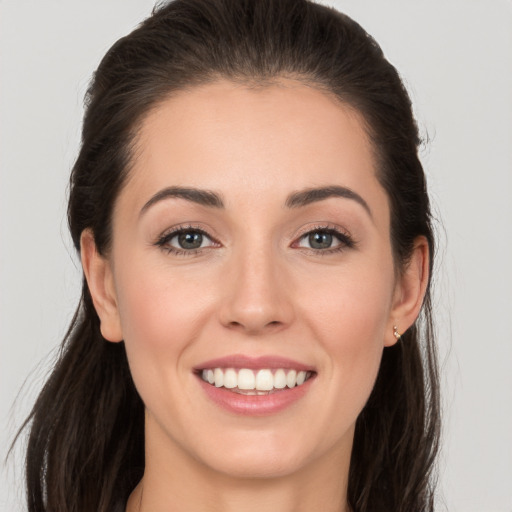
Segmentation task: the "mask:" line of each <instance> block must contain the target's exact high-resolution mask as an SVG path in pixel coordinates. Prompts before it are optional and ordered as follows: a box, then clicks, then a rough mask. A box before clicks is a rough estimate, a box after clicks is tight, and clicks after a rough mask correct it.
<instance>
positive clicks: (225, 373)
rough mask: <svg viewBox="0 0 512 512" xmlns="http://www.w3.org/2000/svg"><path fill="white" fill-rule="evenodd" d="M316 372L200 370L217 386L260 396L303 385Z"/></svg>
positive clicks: (265, 369) (280, 369)
mask: <svg viewBox="0 0 512 512" xmlns="http://www.w3.org/2000/svg"><path fill="white" fill-rule="evenodd" d="M314 373H315V372H311V371H304V370H293V369H291V370H290V369H284V368H277V369H268V368H262V369H260V370H252V369H249V368H239V369H236V368H207V369H203V370H200V371H199V376H200V377H201V379H202V380H204V381H205V382H207V383H208V384H211V385H212V386H215V387H216V388H224V389H226V390H228V391H231V392H233V393H238V394H240V395H258V396H259V395H270V394H272V393H276V392H279V391H285V390H287V389H291V388H295V387H299V386H302V385H303V384H304V383H305V382H306V381H307V380H309V379H310V378H311V377H313V375H314Z"/></svg>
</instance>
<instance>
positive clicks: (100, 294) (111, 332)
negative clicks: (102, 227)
mask: <svg viewBox="0 0 512 512" xmlns="http://www.w3.org/2000/svg"><path fill="white" fill-rule="evenodd" d="M80 255H81V258H82V268H83V270H84V274H85V278H86V280H87V285H88V286H89V291H90V293H91V297H92V301H93V304H94V308H95V309H96V313H98V316H99V317H100V329H101V334H102V335H103V337H104V338H105V339H106V340H108V341H112V342H119V341H122V339H123V333H122V329H121V321H120V317H119V311H118V307H117V299H116V292H115V287H114V277H113V274H112V269H111V265H110V262H109V260H108V259H107V258H105V257H103V256H102V255H101V254H100V253H99V252H98V250H97V248H96V242H95V241H94V234H93V232H92V231H91V230H90V229H85V230H84V231H82V234H81V236H80Z"/></svg>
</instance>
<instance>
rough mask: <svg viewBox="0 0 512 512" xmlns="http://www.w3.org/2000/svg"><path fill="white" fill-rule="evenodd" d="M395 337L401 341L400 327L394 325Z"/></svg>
mask: <svg viewBox="0 0 512 512" xmlns="http://www.w3.org/2000/svg"><path fill="white" fill-rule="evenodd" d="M393 336H394V337H395V338H396V339H397V340H399V339H400V338H401V337H402V335H401V334H400V333H399V332H398V327H397V326H396V325H393Z"/></svg>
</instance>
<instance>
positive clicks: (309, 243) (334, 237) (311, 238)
mask: <svg viewBox="0 0 512 512" xmlns="http://www.w3.org/2000/svg"><path fill="white" fill-rule="evenodd" d="M345 238H347V237H345V236H344V235H342V234H341V233H337V232H335V231H333V230H328V229H323V230H316V231H311V232H309V233H306V234H305V235H304V236H302V237H301V239H300V240H299V243H298V247H307V248H309V249H316V250H325V249H333V248H335V247H339V246H341V245H348V240H345Z"/></svg>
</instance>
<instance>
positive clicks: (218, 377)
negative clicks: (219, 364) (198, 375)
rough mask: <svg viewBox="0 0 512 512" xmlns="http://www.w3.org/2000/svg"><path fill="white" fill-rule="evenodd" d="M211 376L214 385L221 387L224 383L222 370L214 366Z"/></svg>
mask: <svg viewBox="0 0 512 512" xmlns="http://www.w3.org/2000/svg"><path fill="white" fill-rule="evenodd" d="M213 376H214V378H215V387H216V388H221V387H222V386H223V385H224V372H223V371H222V370H221V369H220V368H215V370H214V371H213Z"/></svg>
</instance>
